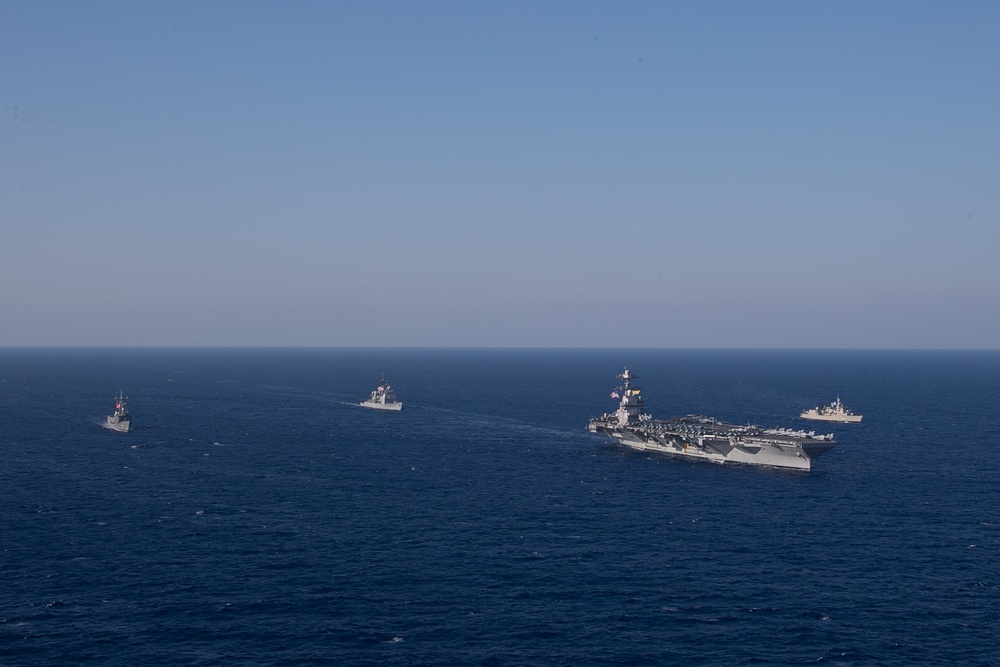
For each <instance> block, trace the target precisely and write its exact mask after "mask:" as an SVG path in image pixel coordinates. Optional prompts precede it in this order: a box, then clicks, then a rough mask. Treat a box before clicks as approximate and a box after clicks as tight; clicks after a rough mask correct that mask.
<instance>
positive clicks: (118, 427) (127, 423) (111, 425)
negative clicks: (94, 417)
mask: <svg viewBox="0 0 1000 667" xmlns="http://www.w3.org/2000/svg"><path fill="white" fill-rule="evenodd" d="M131 427H132V421H131V420H128V419H126V420H124V421H118V420H113V419H112V418H111V417H108V418H107V419H106V420H105V422H104V428H106V429H110V430H112V431H118V432H119V433H128V432H129V429H130V428H131Z"/></svg>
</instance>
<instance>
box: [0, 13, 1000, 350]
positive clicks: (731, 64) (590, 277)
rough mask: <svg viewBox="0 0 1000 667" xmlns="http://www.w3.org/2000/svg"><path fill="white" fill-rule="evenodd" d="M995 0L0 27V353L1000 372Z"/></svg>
mask: <svg viewBox="0 0 1000 667" xmlns="http://www.w3.org/2000/svg"><path fill="white" fill-rule="evenodd" d="M998 35H1000V3H998V2H944V1H942V2H933V3H928V2H910V1H906V2H867V1H866V2H841V1H838V2H826V3H822V2H797V1H796V2H766V1H762V2H693V1H692V2H676V3H675V2H648V3H647V2H625V3H620V2H575V1H574V2H506V1H505V2H467V1H464V0H463V1H456V2H434V1H429V2H402V1H401V2H373V1H365V2H346V1H336V2H294V1H293V2H268V3H260V2H244V1H238V2H196V1H191V2H131V1H130V2H121V3H111V2H45V1H42V2H37V1H30V2H24V1H20V0H5V1H4V2H0V111H2V115H0V345H283V346H284V345H288V346H296V345H318V346H326V345H393V346H396V345H399V346H425V345H435V346H436V345H442V346H450V345H470V346H479V345H484V346H614V347H619V346H653V347H849V348H857V347H886V348H895V347H907V348H911V347H935V348H940V347H944V348H997V347H1000V39H998Z"/></svg>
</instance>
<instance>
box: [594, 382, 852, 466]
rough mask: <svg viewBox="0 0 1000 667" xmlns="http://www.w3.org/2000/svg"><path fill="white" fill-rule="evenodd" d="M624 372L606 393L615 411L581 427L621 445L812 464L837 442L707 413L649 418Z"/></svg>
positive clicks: (716, 458)
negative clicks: (613, 401) (617, 400)
mask: <svg viewBox="0 0 1000 667" xmlns="http://www.w3.org/2000/svg"><path fill="white" fill-rule="evenodd" d="M638 377H639V376H638V375H636V374H635V373H632V372H630V371H629V369H628V368H626V369H625V372H624V373H622V374H621V375H619V376H618V379H619V380H621V381H622V385H621V386H620V387H617V388H616V389H615V390H614V391H612V392H611V397H612V398H621V403H620V404H619V405H618V410H617V412H614V413H611V414H607V413H605V414H604V415H603V416H601V417H595V418H593V419H591V420H590V423H589V424H588V425H587V430H588V431H590V432H592V433H606V434H607V435H610V436H611V437H612V438H614V439H615V440H617V441H618V442H619V443H621V444H623V445H625V446H626V447H631V448H633V449H638V450H641V451H652V452H661V453H663V454H670V455H673V456H684V457H687V458H694V459H704V460H707V461H713V462H716V463H730V462H732V463H747V464H751V465H763V466H775V467H781V468H798V469H800V470H810V469H812V462H813V459H815V458H816V457H818V456H822V455H823V454H826V453H827V452H828V451H830V450H831V449H833V448H834V447H836V446H837V441H836V440H834V439H833V434H830V435H816V434H815V432H813V431H810V432H808V433H807V432H805V431H796V430H791V429H786V428H763V427H760V426H750V425H747V426H739V425H735V424H726V423H723V422H720V421H718V420H716V419H713V418H712V417H703V416H701V415H687V416H685V417H674V418H672V419H653V418H652V417H650V416H649V415H647V414H646V401H645V399H644V398H643V397H642V393H641V390H640V388H639V387H637V386H635V384H634V383H633V381H634V380H636V379H637V378H638Z"/></svg>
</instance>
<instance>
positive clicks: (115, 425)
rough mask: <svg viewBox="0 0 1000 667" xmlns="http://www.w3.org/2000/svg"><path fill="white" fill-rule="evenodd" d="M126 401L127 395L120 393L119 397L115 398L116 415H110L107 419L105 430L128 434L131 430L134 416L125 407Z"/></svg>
mask: <svg viewBox="0 0 1000 667" xmlns="http://www.w3.org/2000/svg"><path fill="white" fill-rule="evenodd" d="M125 400H126V399H125V394H124V393H123V392H121V391H119V392H118V397H117V398H115V411H114V414H110V415H108V416H107V417H106V418H105V420H104V428H110V429H111V430H112V431H121V432H122V433H128V430H129V428H131V426H132V416H131V415H130V414H129V413H128V408H126V407H125Z"/></svg>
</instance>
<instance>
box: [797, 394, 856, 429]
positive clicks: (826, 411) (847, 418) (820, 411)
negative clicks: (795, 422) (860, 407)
mask: <svg viewBox="0 0 1000 667" xmlns="http://www.w3.org/2000/svg"><path fill="white" fill-rule="evenodd" d="M799 417H802V418H803V419H813V420H815V421H823V422H841V423H847V424H851V423H855V424H856V423H857V422H859V421H861V415H856V414H854V413H853V412H851V411H850V410H848V409H847V408H846V407H844V404H843V403H841V402H840V396H837V400H835V401H834V402H833V403H830V404H829V405H820V406H819V407H815V408H811V409H809V410H806V411H805V412H803V413H802V414H800V415H799Z"/></svg>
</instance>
